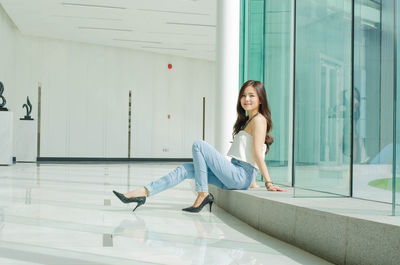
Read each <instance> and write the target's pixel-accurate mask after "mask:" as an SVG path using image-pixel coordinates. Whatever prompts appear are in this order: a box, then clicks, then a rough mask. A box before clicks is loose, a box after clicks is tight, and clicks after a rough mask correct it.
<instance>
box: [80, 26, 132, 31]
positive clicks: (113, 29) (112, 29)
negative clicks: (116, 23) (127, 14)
mask: <svg viewBox="0 0 400 265" xmlns="http://www.w3.org/2000/svg"><path fill="white" fill-rule="evenodd" d="M78 29H91V30H110V31H127V32H131V31H133V30H131V29H116V28H94V27H78Z"/></svg>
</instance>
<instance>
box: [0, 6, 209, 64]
mask: <svg viewBox="0 0 400 265" xmlns="http://www.w3.org/2000/svg"><path fill="white" fill-rule="evenodd" d="M0 4H1V5H2V6H3V8H4V10H5V11H6V12H7V14H8V15H9V17H10V18H11V20H12V21H13V22H14V23H15V25H16V26H17V27H18V29H19V30H20V31H21V32H22V34H25V35H30V36H40V37H48V38H53V39H61V40H71V41H78V42H85V43H93V44H100V45H107V46H113V47H123V48H129V49H134V50H143V51H147V52H155V53H162V54H170V55H177V56H184V57H191V58H197V59H205V60H214V58H215V40H216V36H215V34H216V1H215V0H0Z"/></svg>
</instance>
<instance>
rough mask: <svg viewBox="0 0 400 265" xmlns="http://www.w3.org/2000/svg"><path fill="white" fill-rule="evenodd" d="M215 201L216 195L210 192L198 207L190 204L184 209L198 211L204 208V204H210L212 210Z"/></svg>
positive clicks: (192, 211)
mask: <svg viewBox="0 0 400 265" xmlns="http://www.w3.org/2000/svg"><path fill="white" fill-rule="evenodd" d="M213 202H214V196H213V195H212V194H211V193H210V194H208V195H207V197H205V198H204V200H203V201H202V202H201V203H200V205H199V206H197V207H193V206H190V207H187V208H183V209H182V211H185V212H191V213H198V212H200V211H201V210H202V209H203V207H204V206H206V205H207V204H210V212H211V206H212V204H213Z"/></svg>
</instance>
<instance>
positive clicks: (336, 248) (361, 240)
mask: <svg viewBox="0 0 400 265" xmlns="http://www.w3.org/2000/svg"><path fill="white" fill-rule="evenodd" d="M210 192H211V193H212V194H213V195H214V197H215V202H216V203H217V204H218V206H220V207H221V208H223V209H225V210H226V211H227V212H229V213H231V214H232V215H233V216H235V217H237V218H239V219H240V220H242V221H244V222H246V223H247V224H249V225H251V226H252V227H254V228H256V229H258V230H260V231H262V232H265V233H267V234H269V235H271V236H274V237H276V238H278V239H280V240H283V241H285V242H288V243H289V244H291V245H294V246H297V247H299V248H301V249H304V250H306V251H308V252H310V253H312V254H314V255H317V256H319V257H321V258H323V259H326V260H328V261H330V262H333V263H335V264H363V265H367V264H371V265H372V264H373V265H375V264H393V265H395V264H396V265H397V264H400V217H398V216H397V217H394V216H390V213H391V205H388V204H384V203H377V202H371V201H364V200H359V199H354V198H293V190H291V189H289V191H288V192H285V193H276V192H267V191H266V190H265V189H255V190H245V191H241V190H221V189H219V188H216V187H214V186H210Z"/></svg>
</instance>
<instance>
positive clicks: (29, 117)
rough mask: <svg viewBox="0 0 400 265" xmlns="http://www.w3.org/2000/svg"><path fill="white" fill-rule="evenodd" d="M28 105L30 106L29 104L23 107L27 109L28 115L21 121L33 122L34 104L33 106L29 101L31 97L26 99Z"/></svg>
mask: <svg viewBox="0 0 400 265" xmlns="http://www.w3.org/2000/svg"><path fill="white" fill-rule="evenodd" d="M26 103H27V104H28V105H27V104H24V105H22V108H26V115H25V117H23V118H21V119H20V120H24V121H26V120H28V121H32V120H33V119H32V117H31V112H32V104H31V102H30V101H29V97H26Z"/></svg>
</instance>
